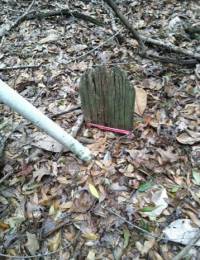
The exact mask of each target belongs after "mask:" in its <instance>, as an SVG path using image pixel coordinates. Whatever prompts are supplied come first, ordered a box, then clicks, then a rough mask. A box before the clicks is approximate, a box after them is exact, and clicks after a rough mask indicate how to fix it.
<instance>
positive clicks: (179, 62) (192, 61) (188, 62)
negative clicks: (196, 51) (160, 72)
mask: <svg viewBox="0 0 200 260" xmlns="http://www.w3.org/2000/svg"><path fill="white" fill-rule="evenodd" d="M140 55H141V56H142V57H144V58H146V59H150V60H155V61H160V62H162V63H171V64H177V65H196V64H197V63H198V60H196V59H190V60H189V59H188V60H186V59H180V58H179V59H178V58H170V57H166V56H159V55H156V54H148V53H141V54H140Z"/></svg>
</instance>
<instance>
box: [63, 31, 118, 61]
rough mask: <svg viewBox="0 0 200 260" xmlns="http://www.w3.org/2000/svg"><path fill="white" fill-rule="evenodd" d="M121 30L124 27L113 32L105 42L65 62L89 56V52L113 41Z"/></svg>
mask: <svg viewBox="0 0 200 260" xmlns="http://www.w3.org/2000/svg"><path fill="white" fill-rule="evenodd" d="M121 31H122V29H121V30H119V31H118V32H116V33H115V34H113V35H112V36H111V37H109V38H108V39H106V40H105V41H104V42H102V43H101V44H99V45H98V46H96V47H94V48H93V49H91V50H89V51H88V52H86V53H84V54H82V55H80V56H78V57H75V58H73V59H72V60H70V61H68V62H67V63H65V64H70V63H72V62H75V61H77V60H79V59H82V58H85V57H87V56H88V55H89V54H91V53H93V52H94V51H96V50H98V49H100V48H101V47H102V46H104V45H105V44H106V43H108V42H109V41H111V40H112V39H114V38H115V36H117V35H118V34H119V33H120V32H121Z"/></svg>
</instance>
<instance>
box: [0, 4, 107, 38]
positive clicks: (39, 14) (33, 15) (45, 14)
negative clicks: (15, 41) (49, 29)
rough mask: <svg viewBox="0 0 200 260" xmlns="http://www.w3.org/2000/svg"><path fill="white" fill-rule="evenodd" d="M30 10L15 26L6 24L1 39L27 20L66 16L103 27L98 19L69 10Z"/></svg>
mask: <svg viewBox="0 0 200 260" xmlns="http://www.w3.org/2000/svg"><path fill="white" fill-rule="evenodd" d="M29 10H30V8H28V12H27V11H26V12H25V13H24V14H23V15H22V16H20V17H18V18H17V20H16V21H15V22H14V23H13V24H11V25H9V24H5V25H4V26H3V27H2V28H1V29H0V38H1V37H3V36H5V35H6V34H8V33H9V32H10V31H11V30H12V29H13V28H15V27H17V26H18V25H19V24H20V23H22V22H24V21H26V20H33V19H46V18H50V17H54V16H65V17H67V18H69V17H75V18H77V19H81V20H84V21H86V22H90V23H93V24H95V25H97V26H102V25H103V22H101V21H99V20H97V19H96V18H93V17H91V16H89V15H85V14H83V13H80V12H78V11H70V10H69V9H60V10H53V11H31V12H29Z"/></svg>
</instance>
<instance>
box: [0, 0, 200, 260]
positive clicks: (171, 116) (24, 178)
mask: <svg viewBox="0 0 200 260" xmlns="http://www.w3.org/2000/svg"><path fill="white" fill-rule="evenodd" d="M197 2H198V1H170V0H164V1H158V0H150V1H136V0H135V1H134V0H133V1H128V0H124V1H116V3H117V4H118V7H119V10H120V11H121V12H122V13H123V14H124V15H126V16H127V17H128V20H129V22H130V23H131V24H133V25H134V27H135V28H136V29H137V30H138V32H139V33H142V34H143V35H146V36H148V37H152V38H154V39H160V40H162V41H164V42H166V43H171V44H174V45H176V46H179V47H181V48H184V49H186V50H189V49H190V50H192V52H195V51H196V52H198V53H200V44H199V43H200V35H199V33H195V34H194V35H189V34H187V33H186V32H185V31H184V26H183V24H185V23H191V24H197V23H199V21H200V8H199V5H198V3H197ZM30 4H31V1H22V0H20V1H9V0H1V8H0V15H1V16H0V17H1V18H0V34H1V33H2V31H1V29H2V28H3V27H4V26H5V25H6V24H9V22H14V21H16V19H17V18H18V17H20V16H22V15H23V14H24V13H25V12H26V11H27V8H28V7H29V5H30ZM32 4H33V5H32V6H31V10H33V11H35V12H36V13H37V12H39V11H50V10H51V11H53V10H59V9H63V8H66V9H69V10H70V12H72V11H77V12H80V13H82V14H85V15H89V16H91V17H94V18H96V19H98V20H99V21H102V22H103V25H102V26H98V25H96V24H93V23H92V22H88V21H84V20H82V19H80V18H76V17H75V16H74V15H72V16H70V17H66V16H64V15H58V16H55V17H50V18H43V19H39V18H35V19H31V20H26V19H25V21H23V22H21V23H19V24H16V26H15V27H14V28H13V29H12V30H10V31H9V32H8V33H7V34H6V35H5V36H3V37H1V38H0V78H1V80H3V81H4V82H6V83H7V84H8V85H9V86H10V87H12V88H14V89H16V90H17V91H18V92H19V93H20V94H21V95H22V96H23V97H25V98H26V99H27V100H29V101H30V102H31V103H32V104H34V106H36V107H38V108H39V109H40V110H41V111H43V112H44V113H45V114H46V115H48V116H49V117H51V118H53V119H54V120H55V122H57V123H58V124H59V125H60V126H62V127H63V128H64V129H65V130H66V131H67V132H69V133H71V132H72V130H73V129H74V128H73V127H74V126H75V127H76V126H77V122H79V121H80V117H81V116H82V110H81V108H80V100H79V91H78V90H79V80H80V77H81V76H82V75H83V73H84V72H85V71H86V70H87V69H88V68H94V67H97V66H99V65H102V64H104V65H105V66H107V67H108V68H109V67H112V66H114V65H115V66H118V67H119V68H121V69H123V70H125V71H126V72H127V75H128V78H129V80H130V82H131V84H132V85H133V86H134V87H135V89H136V90H137V91H136V93H137V99H136V105H137V108H136V114H135V115H134V125H133V135H132V136H131V137H130V136H120V135H117V134H114V133H112V132H105V131H101V130H98V129H94V128H87V127H86V126H85V124H82V125H81V126H78V128H80V131H79V132H78V133H77V131H76V130H75V134H74V135H76V138H77V139H78V140H79V141H80V142H82V143H83V144H84V145H85V146H87V147H88V148H89V149H90V150H91V151H92V154H93V156H94V160H92V162H91V163H89V164H85V163H83V162H82V161H81V160H79V159H77V157H76V156H75V155H74V154H72V153H69V152H67V151H65V150H63V149H62V147H61V146H60V145H59V144H58V143H56V142H55V141H54V140H52V139H51V138H49V137H48V136H47V135H45V134H44V133H41V132H40V130H39V129H38V128H36V127H35V126H34V125H32V124H30V123H29V122H28V121H26V120H25V119H23V118H22V117H21V116H20V115H18V114H17V113H14V112H13V111H12V110H11V109H10V108H8V107H6V106H4V105H3V104H0V134H1V138H2V140H3V139H4V137H8V136H9V138H8V139H7V142H6V145H5V155H4V157H3V156H2V158H1V160H2V162H1V173H0V231H1V232H0V255H1V259H12V258H14V259H31V258H33V259H88V260H92V259H157V260H160V259H164V260H169V259H173V258H174V257H175V256H177V255H178V254H179V253H180V252H182V253H183V256H185V257H188V258H187V259H200V249H199V246H200V241H199V242H197V243H196V242H195V240H194V239H195V238H196V236H199V228H200V105H199V104H200V67H199V65H198V64H197V65H195V66H192V65H191V66H184V65H177V64H170V63H160V62H158V61H152V60H150V59H146V58H142V57H141V56H140V55H138V53H137V49H138V43H137V41H136V40H134V39H133V38H132V35H131V34H130V33H129V32H128V30H127V29H126V28H125V27H124V26H123V25H122V23H121V22H120V20H119V19H118V18H117V17H116V15H115V14H114V12H113V11H112V10H111V8H110V7H109V6H108V5H107V4H106V3H104V1H100V0H99V1H64V0H56V1H55V0H48V1H47V0H45V1H38V0H36V1H33V3H32ZM34 14H35V13H34ZM177 24H178V25H177ZM149 48H151V46H149ZM151 51H152V53H156V54H161V55H163V54H164V55H170V57H173V58H174V57H175V58H176V57H177V55H178V54H176V53H173V52H170V51H165V50H163V49H161V48H157V47H155V46H154V48H152V49H151ZM29 65H34V66H35V67H32V68H28V67H26V66H29ZM15 66H19V67H20V66H25V67H24V68H22V67H21V68H18V69H16V68H15V69H14V67H15ZM8 67H11V68H8ZM12 67H13V68H12ZM6 68H7V69H6ZM71 108H74V109H72V111H71V112H68V113H67V112H66V111H67V110H69V109H71ZM119 109H120V108H119ZM63 111H65V112H66V113H63V114H62V113H61V112H63ZM60 113H61V114H60ZM77 120H78V121H77ZM196 240H198V239H196ZM191 241H192V243H193V245H192V243H191V245H190V242H191ZM195 243H196V244H195ZM194 244H195V245H196V246H194ZM188 245H189V246H188ZM187 246H188V247H187ZM185 247H186V250H185V251H186V252H184V251H182V250H183V249H184V248H185ZM17 256H18V257H17ZM174 259H182V258H180V255H178V257H177V258H174Z"/></svg>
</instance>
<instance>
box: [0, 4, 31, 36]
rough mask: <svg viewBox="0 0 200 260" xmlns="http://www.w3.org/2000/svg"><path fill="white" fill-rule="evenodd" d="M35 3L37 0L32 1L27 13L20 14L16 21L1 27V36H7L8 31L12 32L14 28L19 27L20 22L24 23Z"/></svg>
mask: <svg viewBox="0 0 200 260" xmlns="http://www.w3.org/2000/svg"><path fill="white" fill-rule="evenodd" d="M34 3H35V0H33V1H32V2H31V4H30V5H29V6H28V8H27V10H26V11H25V13H24V14H22V15H21V16H19V17H18V18H17V19H16V21H15V22H14V23H11V24H6V25H4V26H3V27H2V28H0V38H1V37H3V36H5V35H6V34H7V33H8V32H10V31H11V30H12V29H13V28H15V27H17V26H18V25H19V24H20V23H22V22H23V21H24V20H25V18H26V16H27V15H28V14H29V13H30V10H31V8H32V7H33V5H34Z"/></svg>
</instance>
